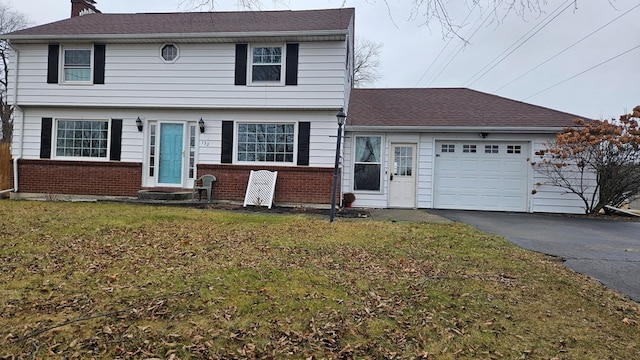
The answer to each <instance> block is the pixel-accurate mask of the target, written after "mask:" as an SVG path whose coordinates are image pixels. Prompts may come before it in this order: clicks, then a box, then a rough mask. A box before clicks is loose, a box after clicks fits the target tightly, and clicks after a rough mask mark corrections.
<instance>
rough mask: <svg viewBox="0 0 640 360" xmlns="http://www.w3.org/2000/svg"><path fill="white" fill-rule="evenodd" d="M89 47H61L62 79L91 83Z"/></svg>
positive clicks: (71, 81) (70, 81)
mask: <svg viewBox="0 0 640 360" xmlns="http://www.w3.org/2000/svg"><path fill="white" fill-rule="evenodd" d="M91 63H92V61H91V49H63V52H62V68H63V71H62V76H63V78H62V81H63V82H66V83H91V82H92V74H93V71H92V66H91Z"/></svg>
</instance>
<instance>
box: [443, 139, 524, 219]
mask: <svg viewBox="0 0 640 360" xmlns="http://www.w3.org/2000/svg"><path fill="white" fill-rule="evenodd" d="M442 144H453V145H455V151H456V152H453V153H441V152H440V151H441V149H442V147H441V145H442ZM465 144H466V145H473V142H462V141H438V142H436V152H437V154H438V156H436V158H435V178H434V207H435V208H443V209H467V210H498V211H526V209H527V199H528V191H527V188H528V186H527V184H528V181H529V175H528V174H529V173H528V171H529V166H528V165H529V164H528V162H527V160H526V159H527V153H528V145H527V143H514V142H495V143H491V144H489V146H488V153H485V152H484V151H485V143H476V144H475V145H476V147H477V149H478V152H476V153H463V152H462V149H463V145H465ZM508 146H510V149H513V148H514V147H518V146H519V147H520V153H519V154H517V153H514V152H513V151H512V152H511V153H508V152H507V149H508ZM496 151H497V153H496Z"/></svg>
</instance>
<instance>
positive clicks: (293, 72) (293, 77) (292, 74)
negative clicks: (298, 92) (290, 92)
mask: <svg viewBox="0 0 640 360" xmlns="http://www.w3.org/2000/svg"><path fill="white" fill-rule="evenodd" d="M299 47H300V46H299V44H287V64H286V69H285V71H286V74H285V78H284V84H285V85H298V49H299Z"/></svg>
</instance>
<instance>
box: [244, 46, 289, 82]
mask: <svg viewBox="0 0 640 360" xmlns="http://www.w3.org/2000/svg"><path fill="white" fill-rule="evenodd" d="M282 49H283V47H282V46H254V47H252V48H251V82H252V83H264V82H272V83H281V82H282V68H283V62H282V60H283V51H282Z"/></svg>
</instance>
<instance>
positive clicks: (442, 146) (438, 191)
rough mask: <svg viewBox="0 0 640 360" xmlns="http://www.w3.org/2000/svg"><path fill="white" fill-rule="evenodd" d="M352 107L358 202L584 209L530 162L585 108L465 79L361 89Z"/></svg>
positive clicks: (346, 172) (349, 126)
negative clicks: (490, 89) (492, 89)
mask: <svg viewBox="0 0 640 360" xmlns="http://www.w3.org/2000/svg"><path fill="white" fill-rule="evenodd" d="M347 110H348V111H347V123H346V125H345V146H344V157H343V176H342V179H341V186H342V192H352V193H354V194H355V196H356V201H355V202H354V203H353V205H352V206H355V207H372V208H390V207H391V208H422V209H461V210H488V211H513V212H549V213H583V212H584V209H583V207H584V204H583V203H582V201H581V200H580V198H579V197H578V196H576V195H575V194H571V193H567V192H566V191H565V190H564V189H562V188H559V187H557V186H553V185H551V184H547V183H546V181H547V180H546V178H545V177H544V175H543V174H540V173H538V172H536V171H535V168H533V167H532V166H531V162H532V161H533V160H535V155H534V154H535V152H536V151H537V150H539V149H541V148H543V147H544V146H545V144H546V143H547V142H548V141H549V140H551V139H553V137H554V136H555V134H557V133H558V132H559V131H562V129H563V128H564V127H566V126H572V125H574V120H575V119H576V118H579V116H577V115H573V114H567V113H563V112H560V111H556V110H552V109H548V108H544V107H541V106H536V105H532V104H527V103H524V102H521V101H515V100H511V99H507V98H503V97H500V96H496V95H491V94H486V93H482V92H479V91H475V90H471V89H460V88H451V89H444V88H427V89H409V88H405V89H353V90H352V91H351V96H350V103H349V108H348V109H347ZM367 141H368V143H367V144H369V145H370V146H368V147H367V146H364V144H365V142H367ZM365 150H366V151H365ZM405 150H406V151H405ZM409 150H410V151H409ZM364 154H375V156H364ZM398 159H400V161H399V160H398ZM403 161H404V162H403ZM403 164H404V165H403ZM407 164H410V166H409V167H407V166H406V165H407ZM365 166H366V167H367V169H370V170H371V171H370V172H366V173H365V172H363V171H361V170H362V168H363V167H365ZM407 169H410V171H407ZM363 182H364V183H366V185H367V186H366V187H363V186H361V183H363Z"/></svg>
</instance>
